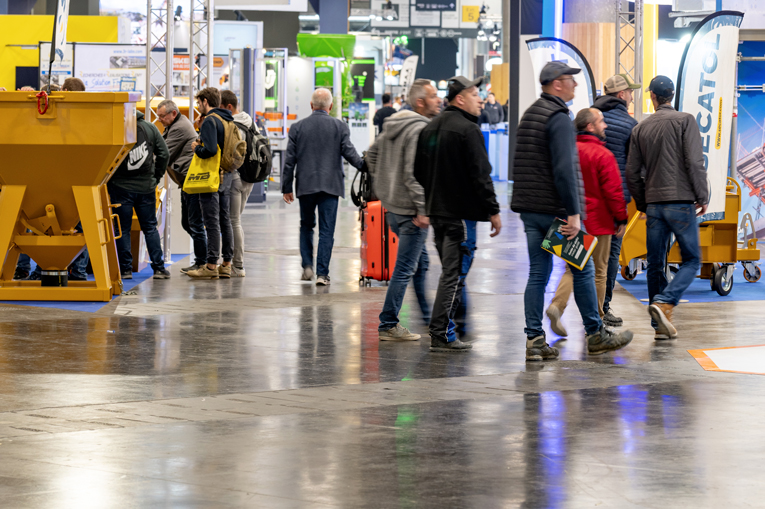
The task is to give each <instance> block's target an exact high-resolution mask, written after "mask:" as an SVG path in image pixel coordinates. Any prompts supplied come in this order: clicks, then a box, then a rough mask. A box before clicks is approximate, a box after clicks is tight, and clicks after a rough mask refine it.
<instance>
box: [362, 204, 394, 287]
mask: <svg viewBox="0 0 765 509" xmlns="http://www.w3.org/2000/svg"><path fill="white" fill-rule="evenodd" d="M385 212H386V211H385V208H383V206H382V203H381V202H379V201H371V202H369V203H367V206H366V207H365V208H364V209H362V210H361V277H360V278H359V282H360V283H361V284H365V285H370V284H372V280H373V279H376V280H377V281H390V278H391V276H392V275H393V268H394V267H395V266H396V255H397V254H398V236H397V235H396V234H395V233H393V232H392V231H391V229H390V226H389V225H388V220H387V219H386V217H385Z"/></svg>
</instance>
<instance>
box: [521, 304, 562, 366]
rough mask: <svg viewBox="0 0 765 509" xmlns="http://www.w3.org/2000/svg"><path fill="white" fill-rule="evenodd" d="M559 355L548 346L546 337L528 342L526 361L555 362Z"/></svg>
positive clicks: (552, 347)
mask: <svg viewBox="0 0 765 509" xmlns="http://www.w3.org/2000/svg"><path fill="white" fill-rule="evenodd" d="M555 309H557V308H555ZM559 355H560V352H559V351H558V349H557V348H555V347H554V346H550V345H548V344H547V342H546V341H545V337H544V336H537V337H535V338H531V339H527V340H526V361H554V360H555V359H557V358H558V356H559Z"/></svg>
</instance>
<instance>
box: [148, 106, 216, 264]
mask: <svg viewBox="0 0 765 509" xmlns="http://www.w3.org/2000/svg"><path fill="white" fill-rule="evenodd" d="M157 117H159V121H160V122H162V125H163V126H165V132H164V133H162V137H163V138H164V139H165V143H167V149H168V150H169V151H170V160H169V161H168V163H167V173H168V174H169V175H170V178H171V179H173V182H175V183H176V184H178V187H180V188H181V225H183V229H184V230H186V233H188V234H189V235H190V236H191V239H192V241H193V242H194V263H193V264H192V265H191V266H190V267H184V268H182V269H181V272H184V273H185V272H188V271H190V270H197V269H199V268H200V267H202V265H204V264H205V263H206V262H205V259H206V256H207V235H206V234H205V224H204V221H202V207H201V206H200V205H199V195H198V194H186V193H184V192H183V182H184V180H186V174H187V173H188V171H189V166H190V165H191V159H192V158H193V157H194V150H193V149H192V148H191V144H192V143H194V141H195V140H196V139H197V137H198V135H197V132H196V130H195V129H194V124H192V123H191V120H189V118H188V117H187V116H185V115H181V113H180V112H179V111H178V106H177V105H176V104H175V102H173V101H171V100H169V99H168V100H165V101H162V102H161V103H159V106H158V107H157Z"/></svg>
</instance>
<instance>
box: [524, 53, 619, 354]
mask: <svg viewBox="0 0 765 509" xmlns="http://www.w3.org/2000/svg"><path fill="white" fill-rule="evenodd" d="M580 71H581V69H576V68H571V67H569V66H568V65H566V64H565V63H563V62H555V61H554V62H550V63H548V64H547V65H545V67H544V68H543V69H542V72H541V73H540V75H539V81H540V83H541V84H542V95H541V97H540V98H539V99H537V101H536V102H535V103H534V104H532V105H531V107H529V109H528V110H526V112H525V113H524V114H523V118H522V119H521V123H520V125H519V126H518V143H517V149H516V153H515V163H514V166H513V179H514V184H513V198H512V203H511V208H512V209H513V211H515V212H518V213H520V214H521V220H522V221H523V226H524V230H525V232H526V240H527V244H528V250H529V280H528V283H527V284H526V292H525V295H524V307H525V312H526V328H525V332H526V360H527V361H542V360H552V359H557V358H558V356H559V352H558V349H557V348H554V347H551V346H549V345H548V344H547V341H546V339H545V331H544V329H543V328H542V313H543V311H544V303H545V287H546V286H547V283H548V282H549V280H550V273H551V271H552V254H550V253H549V252H548V251H545V250H544V249H542V247H541V246H542V241H543V240H544V238H545V235H546V234H547V231H548V230H549V229H550V225H551V224H552V223H553V221H554V220H555V218H556V217H557V218H562V219H566V220H567V222H568V224H567V225H566V226H564V227H563V233H564V234H565V235H566V236H567V237H568V238H569V239H573V238H574V237H575V236H576V235H577V234H578V233H579V230H580V228H581V220H582V217H581V216H582V215H584V214H585V204H586V201H585V198H584V182H583V180H582V175H581V172H580V170H579V156H578V151H577V148H576V140H575V137H574V126H573V124H572V123H571V118H570V117H569V109H568V106H566V103H567V102H568V101H571V100H572V99H573V98H574V94H575V89H576V81H575V79H574V74H577V73H579V72H580ZM571 273H572V274H573V276H574V297H575V298H576V304H577V306H578V307H579V311H580V312H581V314H582V319H583V321H584V328H585V333H586V341H587V350H588V352H589V353H591V354H601V353H604V352H607V351H610V350H617V349H619V348H622V347H623V346H625V345H627V344H628V343H629V342H630V341H632V332H630V331H625V332H623V333H621V334H615V333H614V332H613V330H612V329H608V328H606V327H604V326H603V323H602V322H601V320H600V315H599V313H598V297H597V292H596V290H595V269H594V266H593V262H592V260H589V261H588V262H587V264H586V265H585V266H584V268H583V269H582V270H578V269H576V268H574V267H571Z"/></svg>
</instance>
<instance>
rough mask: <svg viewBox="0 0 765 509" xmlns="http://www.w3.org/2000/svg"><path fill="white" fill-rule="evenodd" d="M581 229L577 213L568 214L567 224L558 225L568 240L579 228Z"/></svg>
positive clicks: (577, 232) (575, 234)
mask: <svg viewBox="0 0 765 509" xmlns="http://www.w3.org/2000/svg"><path fill="white" fill-rule="evenodd" d="M581 229H582V224H581V222H580V219H579V214H577V215H575V216H568V224H564V225H563V226H561V227H560V231H561V233H563V235H565V236H566V238H567V239H568V240H573V239H574V237H576V236H577V235H578V234H579V230H581Z"/></svg>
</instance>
